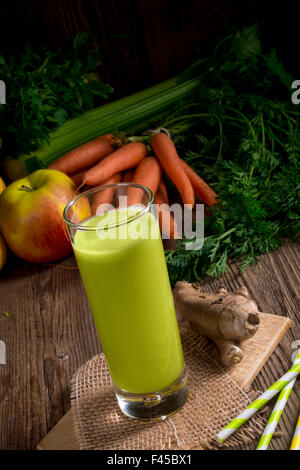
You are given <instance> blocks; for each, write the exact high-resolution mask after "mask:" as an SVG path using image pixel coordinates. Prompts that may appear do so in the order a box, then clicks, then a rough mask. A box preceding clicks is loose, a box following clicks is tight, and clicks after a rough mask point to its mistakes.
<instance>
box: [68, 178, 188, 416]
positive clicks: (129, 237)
mask: <svg viewBox="0 0 300 470" xmlns="http://www.w3.org/2000/svg"><path fill="white" fill-rule="evenodd" d="M127 201H135V203H134V204H131V205H130V206H129V205H128V204H127ZM64 219H65V222H66V224H67V227H68V231H69V235H70V239H71V242H72V246H73V250H74V253H75V257H76V260H77V263H78V267H79V270H80V274H81V277H82V280H83V284H84V287H85V290H86V293H87V297H88V300H89V304H90V307H91V311H92V314H93V318H94V321H95V324H96V328H97V332H98V335H99V339H100V341H101V345H102V348H103V352H104V354H105V358H106V361H107V364H108V368H109V371H110V374H111V377H112V381H113V383H114V387H115V391H116V396H117V399H118V402H119V406H120V408H121V410H122V411H123V412H124V413H125V414H126V415H127V416H130V417H132V418H137V419H141V420H147V421H148V420H162V419H165V418H166V417H167V416H169V415H170V414H172V413H174V412H176V411H177V410H178V409H179V408H181V407H182V406H183V405H184V403H185V401H186V399H187V394H188V388H187V383H186V373H185V368H184V359H183V353H182V347H181V341H180V335H179V330H178V324H177V319H176V315H175V309H174V304H173V297H172V291H171V287H170V282H169V277H168V272H167V267H166V262H165V256H164V250H163V245H162V241H161V237H160V230H159V224H158V220H157V215H156V212H155V206H154V204H153V195H152V193H151V191H150V190H149V189H148V188H146V187H145V186H142V185H137V184H131V183H119V184H113V185H107V186H102V187H97V188H94V189H91V190H88V191H86V192H84V193H82V194H80V195H79V196H77V197H75V198H74V199H73V200H72V201H71V202H70V203H69V204H68V205H67V207H66V208H65V211H64Z"/></svg>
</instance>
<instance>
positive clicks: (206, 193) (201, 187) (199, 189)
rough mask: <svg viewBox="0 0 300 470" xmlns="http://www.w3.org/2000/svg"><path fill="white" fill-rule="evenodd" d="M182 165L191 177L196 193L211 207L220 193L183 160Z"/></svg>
mask: <svg viewBox="0 0 300 470" xmlns="http://www.w3.org/2000/svg"><path fill="white" fill-rule="evenodd" d="M181 165H182V168H183V169H184V171H185V172H186V174H187V176H188V177H189V179H190V181H191V183H192V186H193V188H194V191H195V193H196V195H197V196H198V197H199V198H200V199H201V201H203V202H204V204H206V205H207V206H209V207H211V206H213V205H214V204H216V202H217V198H218V195H217V194H216V193H215V192H214V190H213V189H212V188H211V187H210V186H208V184H207V183H205V181H204V180H203V179H202V178H201V177H200V176H199V175H197V173H196V172H195V171H194V170H193V169H192V168H191V167H190V166H189V165H188V164H187V163H186V162H185V161H183V160H181Z"/></svg>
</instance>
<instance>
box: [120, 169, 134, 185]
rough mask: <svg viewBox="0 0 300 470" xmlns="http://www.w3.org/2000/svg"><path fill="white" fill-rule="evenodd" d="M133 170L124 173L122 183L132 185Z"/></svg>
mask: <svg viewBox="0 0 300 470" xmlns="http://www.w3.org/2000/svg"><path fill="white" fill-rule="evenodd" d="M133 173H134V171H133V170H126V171H123V173H122V183H130V182H131V180H132V177H133Z"/></svg>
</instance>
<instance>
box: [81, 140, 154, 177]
mask: <svg viewBox="0 0 300 470" xmlns="http://www.w3.org/2000/svg"><path fill="white" fill-rule="evenodd" d="M146 155H147V147H146V145H144V144H143V143H142V142H130V143H129V144H125V145H124V146H123V147H121V148H119V149H118V150H116V151H115V152H113V153H111V154H110V155H108V157H106V158H104V159H103V160H101V161H100V162H99V163H98V164H97V165H96V166H94V167H92V168H90V169H89V170H88V171H86V172H85V175H84V179H83V181H84V183H85V184H88V185H89V186H96V185H98V184H101V183H103V181H105V180H107V179H108V178H110V177H111V176H112V175H114V174H115V173H119V172H120V171H124V170H128V169H129V168H134V167H135V166H136V165H138V164H139V163H140V161H141V160H142V159H143V158H144V157H145V156H146Z"/></svg>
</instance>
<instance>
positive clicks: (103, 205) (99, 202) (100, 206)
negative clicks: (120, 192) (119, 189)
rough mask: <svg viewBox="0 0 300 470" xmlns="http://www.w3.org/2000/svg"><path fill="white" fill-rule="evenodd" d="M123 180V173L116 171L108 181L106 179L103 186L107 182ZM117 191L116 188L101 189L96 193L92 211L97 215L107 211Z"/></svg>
mask: <svg viewBox="0 0 300 470" xmlns="http://www.w3.org/2000/svg"><path fill="white" fill-rule="evenodd" d="M120 181H121V173H116V174H114V175H113V176H111V177H110V178H108V179H107V180H106V181H104V183H103V186H104V185H106V184H113V183H120ZM114 192H115V188H107V189H103V190H101V191H99V192H98V193H96V194H95V196H94V198H93V202H92V213H93V214H94V215H97V214H99V213H101V212H105V211H106V210H107V209H108V208H109V207H108V206H109V205H110V203H111V201H112V198H113V195H114Z"/></svg>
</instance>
